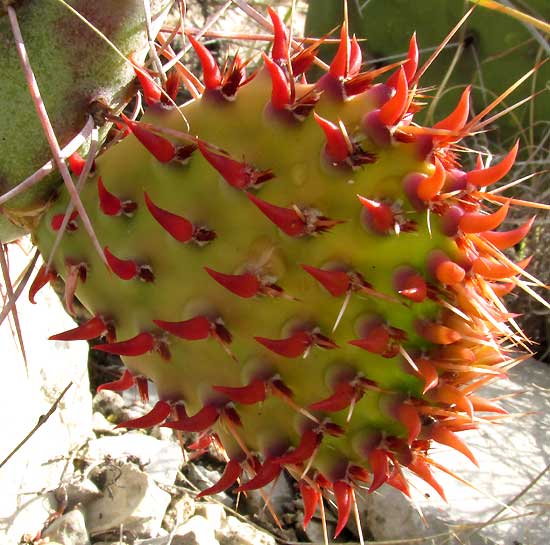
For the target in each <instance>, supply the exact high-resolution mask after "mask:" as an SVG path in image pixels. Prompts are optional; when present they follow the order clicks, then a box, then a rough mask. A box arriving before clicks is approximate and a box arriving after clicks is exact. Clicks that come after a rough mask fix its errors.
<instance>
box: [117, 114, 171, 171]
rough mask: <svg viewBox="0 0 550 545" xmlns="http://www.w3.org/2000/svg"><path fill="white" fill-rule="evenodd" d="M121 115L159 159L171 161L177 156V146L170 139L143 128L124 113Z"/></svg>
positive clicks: (150, 151)
mask: <svg viewBox="0 0 550 545" xmlns="http://www.w3.org/2000/svg"><path fill="white" fill-rule="evenodd" d="M121 117H122V119H123V120H124V123H126V125H127V126H128V128H129V129H130V131H132V133H133V134H134V136H135V137H136V138H137V139H138V140H139V141H140V142H141V144H142V145H143V146H144V147H145V148H146V149H147V150H148V151H149V153H151V155H153V157H155V159H156V160H157V161H160V162H161V163H169V162H170V161H171V160H172V159H174V157H175V156H176V147H175V146H174V144H172V142H170V140H167V139H166V138H163V137H162V136H159V135H158V134H155V133H154V132H151V131H150V130H149V129H145V128H143V127H142V126H141V125H140V124H139V123H137V122H136V121H132V120H131V119H128V118H127V117H126V116H125V115H124V114H121Z"/></svg>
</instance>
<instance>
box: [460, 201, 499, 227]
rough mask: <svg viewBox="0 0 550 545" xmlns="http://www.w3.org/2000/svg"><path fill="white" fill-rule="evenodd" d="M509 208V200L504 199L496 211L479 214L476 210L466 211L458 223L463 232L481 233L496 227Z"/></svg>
mask: <svg viewBox="0 0 550 545" xmlns="http://www.w3.org/2000/svg"><path fill="white" fill-rule="evenodd" d="M509 208H510V200H508V201H506V202H505V203H504V204H503V205H502V206H501V207H500V208H499V209H498V210H497V211H496V212H493V213H492V214H480V213H478V212H466V213H465V214H464V215H463V216H462V217H461V218H460V221H459V223H458V225H459V227H460V229H462V232H464V233H482V232H483V231H490V230H491V229H496V228H497V227H498V226H499V225H500V224H501V223H502V222H503V221H504V220H505V219H506V215H507V214H508V209H509Z"/></svg>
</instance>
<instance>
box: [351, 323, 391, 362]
mask: <svg viewBox="0 0 550 545" xmlns="http://www.w3.org/2000/svg"><path fill="white" fill-rule="evenodd" d="M348 342H349V344H351V345H353V346H357V347H359V348H362V349H363V350H367V351H368V352H372V353H373V354H381V355H382V354H384V353H385V352H386V351H387V350H388V347H389V344H390V334H389V331H388V329H387V328H386V327H385V326H384V325H379V326H376V327H373V328H372V329H371V330H370V331H369V332H368V333H367V334H366V335H365V336H364V337H363V338H361V339H356V340H353V341H348Z"/></svg>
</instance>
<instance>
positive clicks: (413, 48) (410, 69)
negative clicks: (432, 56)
mask: <svg viewBox="0 0 550 545" xmlns="http://www.w3.org/2000/svg"><path fill="white" fill-rule="evenodd" d="M417 68H418V44H417V43H416V32H414V33H413V35H412V36H411V39H410V41H409V51H408V53H407V62H406V63H405V64H404V65H403V70H405V76H407V82H411V81H412V79H413V78H414V75H415V74H416V69H417Z"/></svg>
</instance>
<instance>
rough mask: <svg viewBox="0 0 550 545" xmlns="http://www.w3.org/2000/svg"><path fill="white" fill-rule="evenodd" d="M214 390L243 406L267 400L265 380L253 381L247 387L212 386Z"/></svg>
mask: <svg viewBox="0 0 550 545" xmlns="http://www.w3.org/2000/svg"><path fill="white" fill-rule="evenodd" d="M212 389H213V390H215V391H216V392H220V393H222V394H224V395H226V396H227V397H228V398H229V399H230V400H231V401H234V402H235V403H242V404H243V405H252V404H254V403H260V402H262V401H264V400H265V398H266V394H267V388H266V384H265V382H264V381H263V380H252V381H251V382H250V383H249V384H247V385H246V386H233V387H232V386H212Z"/></svg>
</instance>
